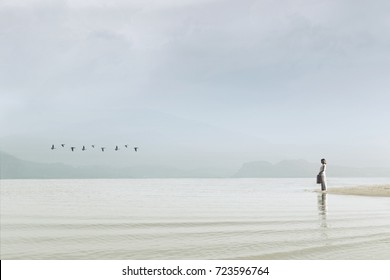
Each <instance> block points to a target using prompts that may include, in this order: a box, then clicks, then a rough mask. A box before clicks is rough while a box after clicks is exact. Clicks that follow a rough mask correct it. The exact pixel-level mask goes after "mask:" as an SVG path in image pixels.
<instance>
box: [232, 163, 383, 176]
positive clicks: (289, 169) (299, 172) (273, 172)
mask: <svg viewBox="0 0 390 280" xmlns="http://www.w3.org/2000/svg"><path fill="white" fill-rule="evenodd" d="M319 169H320V164H316V163H310V162H307V161H305V160H285V161H281V162H279V163H277V164H271V163H269V162H266V161H255V162H247V163H244V164H243V165H242V167H241V168H240V169H239V170H238V171H237V173H236V174H234V175H233V177H236V178H300V177H301V178H305V177H313V176H315V175H316V174H318V172H319ZM327 174H328V175H329V176H333V177H390V169H386V168H353V167H343V166H337V165H329V166H328V170H327Z"/></svg>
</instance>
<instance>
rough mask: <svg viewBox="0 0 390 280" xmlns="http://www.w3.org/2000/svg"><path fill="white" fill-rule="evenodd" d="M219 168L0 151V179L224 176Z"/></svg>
mask: <svg viewBox="0 0 390 280" xmlns="http://www.w3.org/2000/svg"><path fill="white" fill-rule="evenodd" d="M227 175H228V174H226V173H224V171H223V170H221V171H214V172H213V171H210V170H203V169H196V170H182V169H178V168H174V167H169V166H152V165H149V166H145V165H144V166H141V165H140V166H132V167H118V168H114V167H109V166H102V165H86V166H71V165H67V164H64V163H39V162H33V161H26V160H22V159H19V158H17V157H14V156H12V155H9V154H7V153H4V152H0V178H1V179H82V178H190V177H202V178H208V177H213V178H214V177H226V176H227Z"/></svg>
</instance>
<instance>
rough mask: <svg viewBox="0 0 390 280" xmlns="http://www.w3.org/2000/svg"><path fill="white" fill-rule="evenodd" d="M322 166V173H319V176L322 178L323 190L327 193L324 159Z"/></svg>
mask: <svg viewBox="0 0 390 280" xmlns="http://www.w3.org/2000/svg"><path fill="white" fill-rule="evenodd" d="M321 164H322V165H321V168H320V173H318V175H320V176H321V190H322V191H326V173H325V171H326V160H325V159H324V158H323V159H321Z"/></svg>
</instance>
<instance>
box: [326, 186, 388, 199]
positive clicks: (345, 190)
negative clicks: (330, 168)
mask: <svg viewBox="0 0 390 280" xmlns="http://www.w3.org/2000/svg"><path fill="white" fill-rule="evenodd" d="M327 193H330V194H343V195H363V196H383V197H390V184H389V185H366V186H356V187H335V188H332V187H330V188H328V190H327Z"/></svg>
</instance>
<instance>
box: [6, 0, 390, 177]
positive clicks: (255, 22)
mask: <svg viewBox="0 0 390 280" xmlns="http://www.w3.org/2000/svg"><path fill="white" fill-rule="evenodd" d="M389 9H390V3H389V1H385V0H378V1H375V3H373V2H372V1H359V2H358V3H357V2H356V1H352V0H341V1H309V0H299V1H296V0H294V1H292V0H286V1H270V0H260V1H252V0H251V1H249V0H243V1H239V2H237V1H219V0H202V1H199V0H196V1H195V0H187V1H171V0H168V1H154V0H146V1H145V0H143V1H123V0H114V1H109V2H107V1H100V0H99V1H81V2H80V1H75V0H61V1H60V0H59V1H44V0H30V1H15V0H12V1H11V0H3V1H1V2H0V127H1V130H0V150H1V151H3V152H7V153H10V154H12V155H15V156H18V157H20V158H22V159H26V160H32V161H38V162H64V163H67V164H73V165H83V164H105V165H110V166H129V165H163V166H173V167H181V168H189V169H191V168H223V169H229V170H237V168H239V167H240V166H241V165H242V163H244V162H249V161H256V160H266V161H270V162H273V163H274V162H278V161H280V160H284V159H305V160H308V161H310V162H317V161H319V159H320V158H322V157H325V158H327V159H328V162H329V164H337V165H345V166H358V167H368V166H373V167H387V168H389V167H390V145H389V143H390V130H389V128H388V127H387V125H386V123H387V122H388V120H390V111H389V110H388V104H389V103H390V95H389V88H390V80H389V79H388V73H389V70H390V53H389V51H388V50H389V46H390V33H389V32H388V30H389V28H390V22H389V20H388V11H389ZM60 143H66V144H67V147H70V145H73V146H76V147H80V148H81V147H82V145H92V144H95V145H97V146H98V147H101V146H106V147H109V149H111V150H109V151H107V153H105V154H102V153H97V152H96V151H92V150H91V149H88V150H87V151H85V153H81V152H80V150H78V151H76V152H74V153H71V152H70V150H69V149H67V150H60V149H56V150H55V151H51V150H50V147H51V145H52V144H55V145H60ZM125 144H128V145H130V146H131V147H133V146H139V147H140V150H139V152H138V153H134V152H132V153H130V152H128V151H126V150H125V149H124V148H123V145H125ZM68 145H69V146H68ZM116 145H120V147H121V148H122V149H121V150H120V151H117V152H116V153H115V152H114V151H113V148H114V147H115V146H116ZM127 152H128V153H127Z"/></svg>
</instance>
